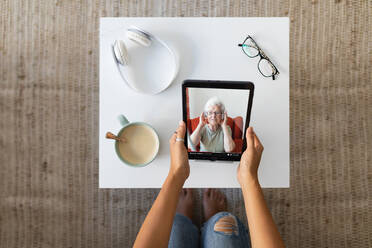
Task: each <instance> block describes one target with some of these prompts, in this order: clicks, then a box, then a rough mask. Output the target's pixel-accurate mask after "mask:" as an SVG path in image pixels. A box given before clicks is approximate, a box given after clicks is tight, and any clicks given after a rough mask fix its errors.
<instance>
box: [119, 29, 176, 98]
mask: <svg viewBox="0 0 372 248" xmlns="http://www.w3.org/2000/svg"><path fill="white" fill-rule="evenodd" d="M126 36H127V38H128V39H129V40H131V41H133V42H135V43H137V44H139V45H141V46H145V47H149V46H151V44H152V42H154V41H155V42H158V43H159V44H161V45H162V46H163V47H165V48H166V50H168V52H169V54H170V55H171V56H172V59H173V61H174V66H173V68H174V69H173V70H171V71H170V73H171V76H170V80H169V81H167V82H165V83H162V87H161V88H160V90H159V89H158V90H157V91H156V92H154V91H144V90H140V89H138V88H137V87H136V86H135V84H133V83H131V82H130V81H129V80H128V79H127V78H126V77H125V76H124V74H123V73H122V71H121V67H123V68H125V67H126V66H128V65H129V55H128V50H127V47H126V46H125V43H124V41H122V40H115V42H114V44H113V45H112V51H113V56H114V59H115V62H116V65H117V67H118V70H119V73H120V75H121V77H122V79H123V80H124V82H126V83H127V85H128V86H129V87H131V88H132V89H134V90H136V91H139V92H142V93H146V94H151V95H154V94H158V93H160V92H162V91H164V90H165V89H167V88H168V87H169V85H171V84H172V82H173V80H174V79H175V78H176V76H177V73H178V69H179V66H178V58H177V55H176V53H175V52H174V51H173V50H172V49H171V48H170V47H169V46H168V45H167V44H166V43H165V42H164V41H162V40H160V39H158V38H156V37H155V36H154V35H152V34H150V33H148V32H146V31H144V30H141V29H139V28H137V27H134V26H131V27H130V28H128V29H127V32H126ZM165 70H166V71H169V70H167V69H165Z"/></svg>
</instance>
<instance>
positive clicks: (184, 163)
mask: <svg viewBox="0 0 372 248" xmlns="http://www.w3.org/2000/svg"><path fill="white" fill-rule="evenodd" d="M185 133H186V125H185V123H184V122H183V121H180V122H179V126H178V128H177V131H176V132H175V133H174V134H173V135H172V137H171V138H170V140H169V145H170V154H171V165H170V169H169V175H171V176H174V177H175V178H176V179H177V180H179V181H180V182H181V183H182V184H183V183H184V182H185V181H186V179H187V178H188V177H189V175H190V165H189V158H188V156H187V150H186V147H185V144H184V143H183V142H182V141H176V139H177V138H179V139H184V138H185Z"/></svg>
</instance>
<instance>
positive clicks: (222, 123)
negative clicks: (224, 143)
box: [221, 112, 227, 127]
mask: <svg viewBox="0 0 372 248" xmlns="http://www.w3.org/2000/svg"><path fill="white" fill-rule="evenodd" d="M221 127H227V112H225V113H224V114H223V119H221Z"/></svg>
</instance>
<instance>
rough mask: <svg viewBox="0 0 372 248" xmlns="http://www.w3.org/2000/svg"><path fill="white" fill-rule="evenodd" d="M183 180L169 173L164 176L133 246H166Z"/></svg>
mask: <svg viewBox="0 0 372 248" xmlns="http://www.w3.org/2000/svg"><path fill="white" fill-rule="evenodd" d="M183 184H184V182H181V181H179V180H177V179H176V178H175V177H174V176H172V175H171V174H169V175H168V177H167V178H166V180H165V182H164V184H163V186H162V188H161V190H160V192H159V195H158V197H157V198H156V200H155V202H154V204H153V206H152V207H151V209H150V211H149V213H148V214H147V216H146V218H145V221H144V223H143V224H142V227H141V229H140V231H139V233H138V235H137V238H136V241H135V243H134V247H168V242H169V236H170V232H171V230H172V224H173V218H174V215H175V213H176V207H177V203H178V198H179V194H180V192H181V190H182V186H183Z"/></svg>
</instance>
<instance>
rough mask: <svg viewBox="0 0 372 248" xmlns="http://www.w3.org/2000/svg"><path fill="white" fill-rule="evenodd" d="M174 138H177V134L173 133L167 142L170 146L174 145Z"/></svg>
mask: <svg viewBox="0 0 372 248" xmlns="http://www.w3.org/2000/svg"><path fill="white" fill-rule="evenodd" d="M176 138H177V133H176V132H174V133H173V134H172V137H171V138H170V140H169V143H170V144H174V143H176Z"/></svg>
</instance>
